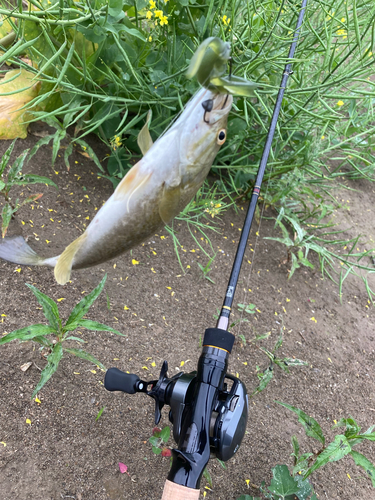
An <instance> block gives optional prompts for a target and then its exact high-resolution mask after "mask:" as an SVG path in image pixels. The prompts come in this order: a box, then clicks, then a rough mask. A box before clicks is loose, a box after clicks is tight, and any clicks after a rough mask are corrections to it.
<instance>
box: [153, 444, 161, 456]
mask: <svg viewBox="0 0 375 500" xmlns="http://www.w3.org/2000/svg"><path fill="white" fill-rule="evenodd" d="M152 451H153V453H155V455H160V453H161V449H160V448H158V447H157V446H153V447H152Z"/></svg>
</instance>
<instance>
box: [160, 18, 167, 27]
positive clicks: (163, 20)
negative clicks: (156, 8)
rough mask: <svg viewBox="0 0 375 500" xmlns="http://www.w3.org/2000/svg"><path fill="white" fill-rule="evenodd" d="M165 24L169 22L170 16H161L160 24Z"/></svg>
mask: <svg viewBox="0 0 375 500" xmlns="http://www.w3.org/2000/svg"><path fill="white" fill-rule="evenodd" d="M164 24H168V17H167V16H163V17H161V18H160V26H164Z"/></svg>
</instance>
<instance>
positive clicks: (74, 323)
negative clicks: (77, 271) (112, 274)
mask: <svg viewBox="0 0 375 500" xmlns="http://www.w3.org/2000/svg"><path fill="white" fill-rule="evenodd" d="M106 278H107V275H105V276H104V278H103V279H102V281H101V282H100V283H99V285H98V286H97V287H96V288H95V289H94V290H93V291H92V292H90V293H89V294H88V295H86V297H84V298H83V299H82V300H81V301H80V302H79V303H78V304H77V305H76V306H75V307H74V309H73V310H72V312H71V313H70V316H69V318H68V320H67V321H66V323H65V324H63V322H62V320H61V318H60V314H59V310H58V307H57V304H56V302H54V301H53V300H52V299H51V298H50V297H48V296H47V295H45V294H44V293H42V292H41V291H40V290H38V289H37V288H36V287H34V286H33V285H29V284H27V286H28V287H29V288H30V290H31V291H32V292H33V294H34V295H35V296H36V298H37V300H38V302H39V304H40V305H41V306H42V308H43V314H44V316H45V317H46V319H47V321H48V324H47V325H44V324H36V325H30V326H26V327H25V328H21V329H19V330H14V331H13V332H10V333H7V334H5V335H4V336H3V337H1V338H0V345H3V344H6V343H7V342H11V341H12V340H16V339H18V340H20V341H21V342H29V341H33V342H36V343H38V344H40V345H41V346H42V347H41V350H42V352H44V353H45V356H46V359H47V364H46V366H45V367H44V369H43V370H42V373H41V377H40V380H39V382H38V384H37V386H36V387H35V389H34V391H33V394H32V397H34V396H35V395H36V394H37V393H38V392H39V391H40V390H41V389H42V387H43V386H44V385H45V384H46V382H48V380H49V379H50V378H51V377H52V375H53V374H54V373H55V371H56V370H57V368H58V365H59V362H60V361H61V359H62V357H63V354H64V353H68V354H73V355H74V356H77V357H79V358H82V359H85V360H86V361H89V362H90V363H94V364H95V365H97V366H98V367H99V368H100V369H102V370H105V366H104V365H103V364H102V363H101V362H100V361H98V360H97V359H96V358H95V357H94V356H93V355H92V354H90V353H88V352H86V351H84V350H83V349H74V348H71V347H65V346H63V344H64V342H66V341H68V340H74V341H76V342H80V343H83V342H84V340H83V339H82V338H81V337H77V336H74V335H71V332H74V330H76V329H77V328H86V329H87V330H93V331H105V332H110V333H115V334H116V335H121V336H123V337H124V336H125V335H123V334H122V333H120V332H119V331H117V330H115V329H114V328H111V327H110V326H107V325H103V324H102V323H98V322H96V321H92V320H90V319H85V318H84V316H85V315H86V314H87V313H88V311H89V309H90V307H91V306H92V304H93V303H94V302H95V300H96V299H97V298H98V296H99V295H100V293H101V291H102V290H103V288H104V284H105V281H106ZM50 335H52V337H54V338H53V339H50V338H49V336H50Z"/></svg>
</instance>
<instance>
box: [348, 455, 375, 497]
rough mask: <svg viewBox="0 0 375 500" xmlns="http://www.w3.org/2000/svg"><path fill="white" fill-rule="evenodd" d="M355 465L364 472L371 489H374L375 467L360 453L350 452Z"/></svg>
mask: <svg viewBox="0 0 375 500" xmlns="http://www.w3.org/2000/svg"><path fill="white" fill-rule="evenodd" d="M350 454H351V456H352V457H353V460H354V462H355V463H356V465H359V466H360V467H362V468H363V469H364V470H365V472H366V473H367V474H368V475H369V476H370V478H371V482H372V485H373V487H374V488H375V467H374V464H373V463H372V462H370V460H369V459H368V458H366V457H365V456H364V455H362V453H358V451H354V450H352V451H351V452H350Z"/></svg>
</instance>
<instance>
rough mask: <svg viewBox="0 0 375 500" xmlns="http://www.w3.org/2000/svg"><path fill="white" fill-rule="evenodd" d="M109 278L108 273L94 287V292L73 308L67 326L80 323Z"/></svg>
mask: <svg viewBox="0 0 375 500" xmlns="http://www.w3.org/2000/svg"><path fill="white" fill-rule="evenodd" d="M106 279H107V275H105V276H104V278H103V279H102V281H101V282H100V283H99V285H98V286H97V287H96V288H94V290H93V291H92V292H90V293H89V294H88V295H87V296H86V297H84V298H83V299H82V300H81V301H80V302H79V303H78V304H77V305H76V306H75V308H74V309H73V311H72V312H71V313H70V316H69V318H68V321H67V322H66V325H65V326H70V325H73V324H78V322H79V321H80V320H81V318H82V317H83V316H84V315H85V314H87V312H88V310H89V309H90V307H91V306H92V304H93V303H94V302H95V300H96V299H97V298H98V297H99V295H100V293H101V291H102V290H103V288H104V284H105V280H106Z"/></svg>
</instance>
